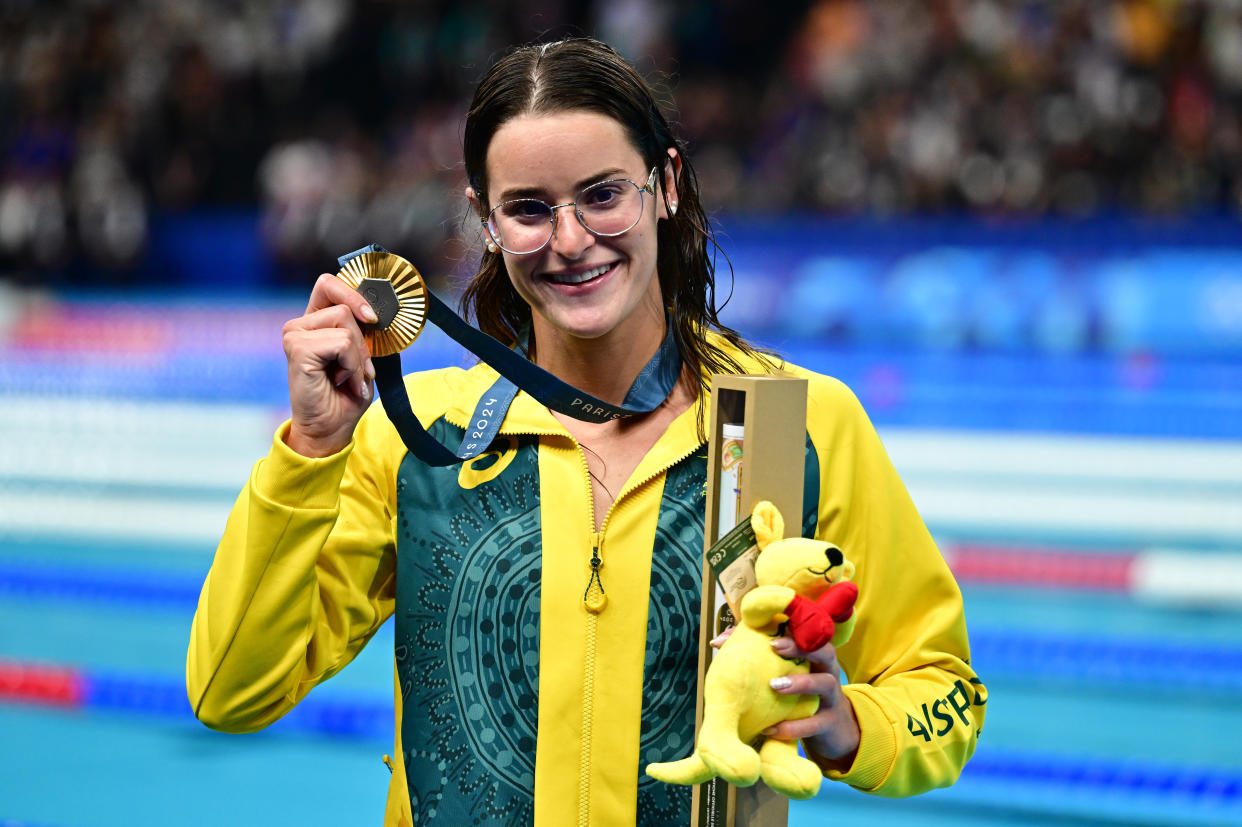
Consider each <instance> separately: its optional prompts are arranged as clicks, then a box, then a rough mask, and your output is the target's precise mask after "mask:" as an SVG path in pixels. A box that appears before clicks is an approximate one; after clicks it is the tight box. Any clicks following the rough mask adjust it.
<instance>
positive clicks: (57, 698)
mask: <svg viewBox="0 0 1242 827" xmlns="http://www.w3.org/2000/svg"><path fill="white" fill-rule="evenodd" d="M85 694H86V693H85V692H84V687H83V680H82V676H81V675H80V674H79V673H78V671H77V670H76V669H67V668H64V667H59V666H44V665H40V664H30V663H17V662H16V661H7V660H0V700H4V701H21V702H24V703H37V704H46V705H48V706H70V707H77V706H82V702H83V698H84V696H85Z"/></svg>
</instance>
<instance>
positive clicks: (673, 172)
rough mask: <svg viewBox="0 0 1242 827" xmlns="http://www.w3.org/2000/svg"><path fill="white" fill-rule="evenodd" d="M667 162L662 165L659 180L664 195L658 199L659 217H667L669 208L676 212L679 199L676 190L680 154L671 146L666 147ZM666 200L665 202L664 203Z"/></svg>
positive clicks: (678, 179)
mask: <svg viewBox="0 0 1242 827" xmlns="http://www.w3.org/2000/svg"><path fill="white" fill-rule="evenodd" d="M668 159H669V160H668V163H666V164H665V165H664V173H663V178H662V179H661V181H660V184H661V187H662V188H663V190H664V193H663V195H664V197H663V198H661V199H659V201H660V212H659V217H660V218H668V217H669V210H670V208H671V210H672V211H673V212H677V202H678V201H680V200H681V196H680V193H678V191H677V182H678V181H680V180H681V155H680V154H679V153H678V152H677V150H676V149H674V148H673V147H669V148H668ZM666 202H667V203H666Z"/></svg>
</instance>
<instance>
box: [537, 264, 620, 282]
mask: <svg viewBox="0 0 1242 827" xmlns="http://www.w3.org/2000/svg"><path fill="white" fill-rule="evenodd" d="M610 266H611V265H609V264H601V265H600V266H599V267H595V268H593V269H590V270H586V271H584V272H581V273H557V274H555V275H552V276H549V278H551V279H552V281H555V282H558V283H559V284H582V282H584V281H590V280H591V279H593V278H595V277H596V276H602V275H604V273H607V272H608V268H609V267H610Z"/></svg>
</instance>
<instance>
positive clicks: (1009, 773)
mask: <svg viewBox="0 0 1242 827" xmlns="http://www.w3.org/2000/svg"><path fill="white" fill-rule="evenodd" d="M962 777H963V778H967V777H969V778H990V779H992V780H997V781H1000V780H1003V781H1006V782H1008V783H1028V784H1031V783H1033V784H1059V785H1066V786H1070V787H1080V788H1085V789H1091V790H1093V791H1095V792H1097V793H1099V794H1104V793H1113V794H1121V795H1124V794H1126V793H1159V794H1165V795H1178V796H1186V797H1189V798H1192V799H1195V800H1196V802H1197V803H1200V804H1203V805H1211V806H1217V805H1230V804H1237V803H1242V772H1239V771H1237V770H1229V769H1219V768H1214V767H1175V766H1160V765H1152V764H1150V763H1147V762H1143V763H1139V762H1137V761H1129V760H1126V759H1121V760H1117V759H1105V758H1082V757H1079V756H1073V755H1059V754H1058V755H1040V754H1035V753H1018V752H1011V751H1006V750H989V749H985V748H984V747H982V746H980V748H979V751H978V753H977V754H976V755H975V757H974V758H973V759H971V761H970V763H969V764H967V765H966V769H965V771H964V772H963V774H962Z"/></svg>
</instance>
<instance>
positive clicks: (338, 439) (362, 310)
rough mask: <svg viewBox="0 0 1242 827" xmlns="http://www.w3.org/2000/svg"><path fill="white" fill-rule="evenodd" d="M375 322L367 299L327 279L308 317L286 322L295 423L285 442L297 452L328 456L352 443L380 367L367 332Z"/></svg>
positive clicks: (317, 290)
mask: <svg viewBox="0 0 1242 827" xmlns="http://www.w3.org/2000/svg"><path fill="white" fill-rule="evenodd" d="M376 321H378V314H377V313H375V311H374V310H373V309H372V307H371V306H370V304H369V303H368V302H367V300H366V299H365V298H364V297H363V296H362V295H360V294H359V293H358V292H356V291H355V290H353V289H351V288H350V286H349V285H347V284H346V283H344V282H343V281H341V280H340V279H338V278H336V277H334V276H331V275H326V274H325V275H323V276H320V278H319V280H318V281H316V283H315V287H314V289H313V290H312V291H311V297H310V301H309V302H308V304H307V307H306V312H305V313H304V314H303V315H302V316H300V317H298V318H296V319H291V320H290V321H288V322H286V323H285V326H284V329H283V331H282V340H283V344H284V350H285V356H286V358H287V359H288V362H289V402H290V410H291V420H292V421H291V425H290V428H289V432H288V435H287V436H286V438H285V441H286V443H287V444H288V445H289V446H290V447H291V448H293V449H294V450H295V451H297V452H298V453H301V454H304V455H306V456H328V455H330V454H333V453H336V452H337V451H339V450H341V449H342V448H344V447H345V446H346V445H348V444H349V440H350V439H351V438H352V436H353V431H354V427H355V426H356V425H357V424H358V420H359V419H360V418H361V416H362V413H363V411H365V410H366V408H367V406H368V405H369V404H370V402H371V396H372V389H373V380H374V378H375V366H374V364H373V363H372V361H371V351H370V348H369V346H368V343H367V340H366V337H365V336H364V334H363V327H364V326H368V325H372V324H374V323H375V322H376Z"/></svg>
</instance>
